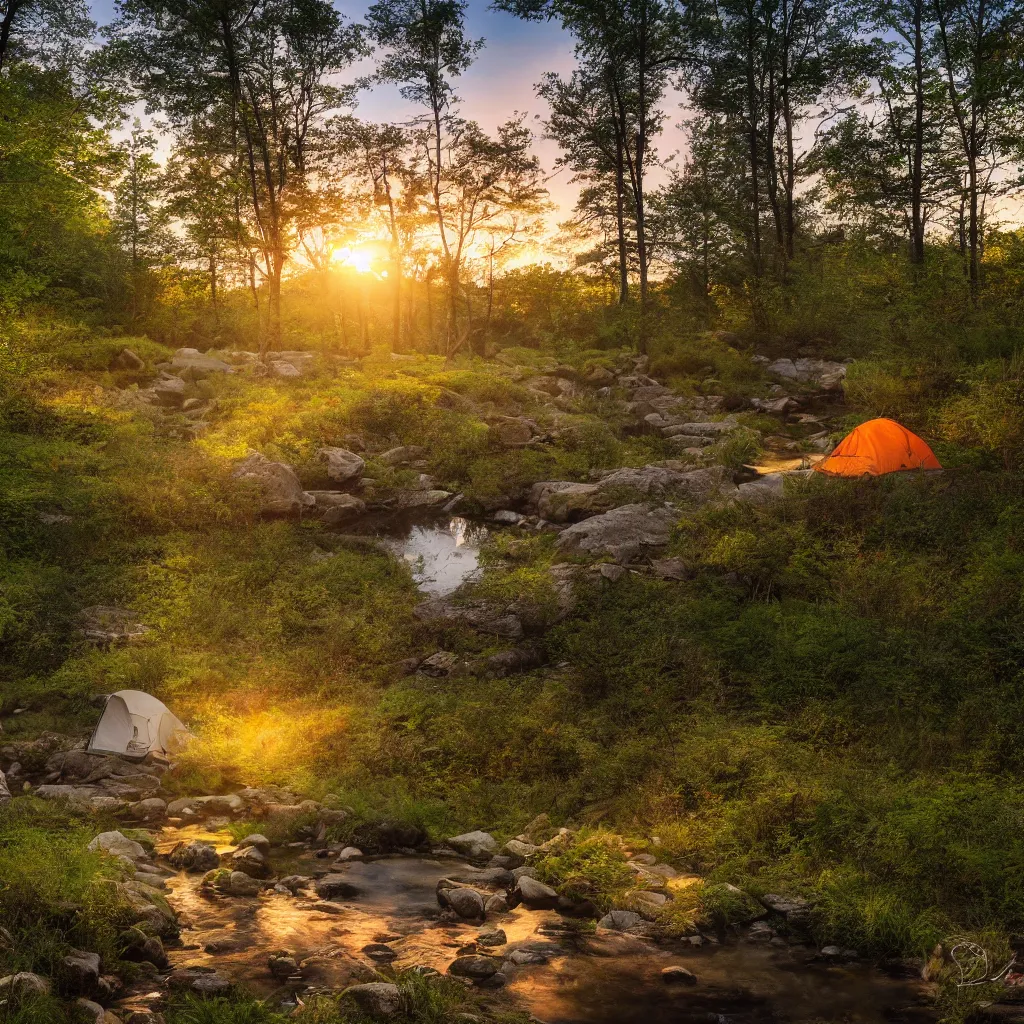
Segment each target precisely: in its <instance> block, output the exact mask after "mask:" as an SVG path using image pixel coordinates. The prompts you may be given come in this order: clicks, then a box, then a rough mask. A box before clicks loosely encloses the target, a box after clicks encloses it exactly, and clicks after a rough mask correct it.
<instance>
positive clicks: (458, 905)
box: [442, 888, 484, 920]
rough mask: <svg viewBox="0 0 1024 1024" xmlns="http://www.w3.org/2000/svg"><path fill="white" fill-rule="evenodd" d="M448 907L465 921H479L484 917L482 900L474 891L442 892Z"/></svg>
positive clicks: (464, 889) (452, 890) (455, 890)
mask: <svg viewBox="0 0 1024 1024" xmlns="http://www.w3.org/2000/svg"><path fill="white" fill-rule="evenodd" d="M442 892H443V895H444V898H445V901H446V902H447V904H448V906H450V907H451V908H452V910H454V911H455V913H456V914H458V915H459V917H463V918H466V919H467V920H480V919H482V918H483V916H484V900H483V897H482V896H481V895H480V893H478V892H477V891H476V889H466V888H463V889H445V890H442Z"/></svg>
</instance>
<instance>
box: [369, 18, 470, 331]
mask: <svg viewBox="0 0 1024 1024" xmlns="http://www.w3.org/2000/svg"><path fill="white" fill-rule="evenodd" d="M465 14H466V2H465V0H378V2H377V3H375V4H373V5H372V6H371V7H370V8H369V10H368V11H367V12H366V21H367V26H368V28H369V33H370V36H371V38H372V39H373V40H374V42H376V43H377V44H378V45H379V46H381V47H384V48H385V51H386V52H385V54H384V55H383V57H382V58H381V59H380V62H379V64H378V66H377V72H376V76H375V77H376V79H377V81H380V82H390V83H393V84H396V85H398V86H399V90H400V92H401V95H402V96H403V97H404V98H405V99H407V100H410V101H411V102H413V103H417V104H419V105H420V106H422V107H425V108H426V110H425V113H424V116H423V117H422V118H421V119H420V120H419V122H418V123H419V131H418V132H417V139H418V141H419V144H420V149H421V153H422V156H423V159H424V161H425V163H426V176H425V177H426V180H427V181H428V182H429V191H430V197H431V201H432V207H433V212H434V218H435V222H436V224H437V232H438V240H439V242H440V245H441V251H442V260H443V263H444V273H445V278H446V283H447V287H448V306H447V323H446V332H445V333H446V341H445V347H446V349H451V348H452V347H453V346H456V339H455V333H456V331H457V322H458V291H459V282H458V270H459V267H458V262H457V260H456V258H455V255H454V254H453V252H452V248H451V245H450V244H449V239H448V230H447V227H448V226H447V224H446V221H445V215H444V196H443V187H442V183H443V179H444V173H445V167H444V150H445V148H446V137H447V136H448V135H449V134H450V131H451V127H452V125H453V123H454V122H453V114H452V109H451V108H452V104H453V103H455V102H456V101H457V97H456V95H455V91H454V86H453V83H452V80H453V79H455V78H458V77H459V76H460V75H462V74H463V72H465V71H466V70H467V69H468V68H469V66H470V65H471V64H472V63H473V59H474V57H475V56H476V54H477V53H478V51H479V50H480V48H481V47H482V46H483V40H471V39H469V38H467V36H466V30H465Z"/></svg>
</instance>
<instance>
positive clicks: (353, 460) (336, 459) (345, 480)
mask: <svg viewBox="0 0 1024 1024" xmlns="http://www.w3.org/2000/svg"><path fill="white" fill-rule="evenodd" d="M317 454H318V456H319V457H320V458H321V459H322V460H323V461H324V462H326V463H327V475H328V476H329V477H330V478H331V479H332V480H334V481H335V483H339V484H357V483H358V482H359V481H360V480H361V479H362V476H363V470H364V469H366V463H365V462H364V461H363V459H362V458H360V456H358V455H356V453H355V452H350V451H349V450H348V449H347V448H321V449H320V451H319V452H318V453H317Z"/></svg>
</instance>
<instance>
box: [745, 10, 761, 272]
mask: <svg viewBox="0 0 1024 1024" xmlns="http://www.w3.org/2000/svg"><path fill="white" fill-rule="evenodd" d="M746 56H747V143H748V149H749V153H748V156H749V159H750V212H751V242H752V246H753V250H754V251H753V254H752V255H753V257H754V276H755V277H760V276H761V274H762V271H763V267H762V260H761V181H760V175H759V173H758V172H759V169H760V168H759V164H760V160H759V155H758V146H757V142H758V139H757V125H758V120H759V115H758V108H757V82H756V77H755V73H754V11H753V8H752V7H749V6H748V9H747V55H746Z"/></svg>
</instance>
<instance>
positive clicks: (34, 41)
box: [0, 0, 96, 73]
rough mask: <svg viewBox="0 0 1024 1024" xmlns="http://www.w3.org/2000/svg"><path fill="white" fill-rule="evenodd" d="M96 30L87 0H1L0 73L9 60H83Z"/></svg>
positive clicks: (47, 63) (43, 63)
mask: <svg viewBox="0 0 1024 1024" xmlns="http://www.w3.org/2000/svg"><path fill="white" fill-rule="evenodd" d="M95 31H96V25H95V24H94V23H93V21H92V19H91V18H90V17H89V6H88V4H86V3H85V2H84V0H0V73H2V72H3V70H4V67H5V65H7V64H8V63H9V62H10V61H27V62H29V63H32V64H35V65H36V66H39V67H47V68H53V67H65V68H66V67H68V66H70V65H72V64H75V63H80V62H81V61H82V59H83V53H84V50H85V44H86V43H87V42H88V41H89V40H90V39H91V38H92V35H93V33H94V32H95Z"/></svg>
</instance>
